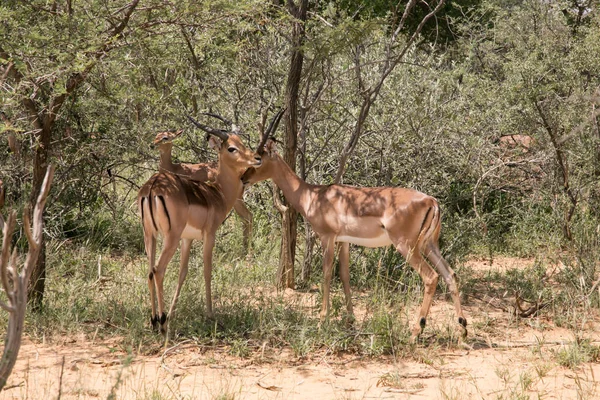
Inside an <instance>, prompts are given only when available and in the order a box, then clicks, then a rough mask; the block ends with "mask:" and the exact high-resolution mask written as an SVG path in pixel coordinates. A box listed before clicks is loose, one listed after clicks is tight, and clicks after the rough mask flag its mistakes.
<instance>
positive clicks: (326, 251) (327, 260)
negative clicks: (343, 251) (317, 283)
mask: <svg viewBox="0 0 600 400" xmlns="http://www.w3.org/2000/svg"><path fill="white" fill-rule="evenodd" d="M321 245H322V246H323V302H322V304H321V315H320V318H321V320H323V319H325V318H326V317H327V316H328V315H329V291H330V288H331V277H332V275H333V258H334V255H335V242H334V239H333V238H324V239H321Z"/></svg>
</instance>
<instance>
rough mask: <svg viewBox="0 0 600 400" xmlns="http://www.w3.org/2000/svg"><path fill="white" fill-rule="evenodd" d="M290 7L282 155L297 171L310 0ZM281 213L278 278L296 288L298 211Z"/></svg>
mask: <svg viewBox="0 0 600 400" xmlns="http://www.w3.org/2000/svg"><path fill="white" fill-rule="evenodd" d="M287 9H288V12H289V13H290V15H291V16H292V17H293V18H294V21H293V22H292V38H291V46H292V48H291V56H290V68H289V71H288V77H287V83H286V87H285V107H286V113H285V139H284V143H285V144H284V146H285V147H284V152H283V159H284V160H285V162H286V163H287V164H288V165H289V166H290V168H292V170H294V171H295V170H296V152H297V148H298V97H299V92H300V80H301V78H302V63H303V62H304V54H303V49H302V46H303V43H304V41H305V28H304V23H305V22H306V13H307V9H308V0H299V3H298V4H296V3H295V2H294V1H293V0H287ZM284 205H285V203H284ZM281 213H282V220H281V251H280V253H279V254H280V255H279V269H278V271H277V282H278V286H280V287H284V288H294V285H295V283H294V262H295V258H296V238H297V229H298V228H297V227H298V212H297V211H296V210H295V209H294V208H293V207H287V206H285V208H282V209H281Z"/></svg>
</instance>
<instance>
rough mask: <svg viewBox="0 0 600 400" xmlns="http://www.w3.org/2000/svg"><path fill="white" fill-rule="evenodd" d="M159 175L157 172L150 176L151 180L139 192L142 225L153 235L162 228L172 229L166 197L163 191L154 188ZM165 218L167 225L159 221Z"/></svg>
mask: <svg viewBox="0 0 600 400" xmlns="http://www.w3.org/2000/svg"><path fill="white" fill-rule="evenodd" d="M158 177H159V174H156V175H154V176H153V177H152V178H150V180H149V181H148V182H146V184H145V185H144V186H142V188H141V189H140V192H139V194H138V206H139V209H140V216H141V218H142V225H143V227H144V230H146V231H148V232H152V234H153V235H154V234H156V233H157V232H159V231H161V230H163V231H165V230H167V231H168V230H170V229H171V216H170V215H169V210H168V209H167V205H166V202H165V198H164V196H163V195H162V193H157V191H156V190H155V188H154V184H155V182H156V180H157V179H158ZM159 214H160V215H159ZM162 217H164V218H162ZM163 220H164V221H165V222H166V224H165V225H166V226H163V225H162V224H161V223H160V222H159V221H163ZM161 228H162V229H161Z"/></svg>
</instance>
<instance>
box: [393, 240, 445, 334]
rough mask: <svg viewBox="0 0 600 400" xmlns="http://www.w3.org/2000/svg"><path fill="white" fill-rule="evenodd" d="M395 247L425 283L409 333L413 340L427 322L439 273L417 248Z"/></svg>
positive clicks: (402, 245) (403, 245)
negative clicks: (410, 332)
mask: <svg viewBox="0 0 600 400" xmlns="http://www.w3.org/2000/svg"><path fill="white" fill-rule="evenodd" d="M396 249H397V250H398V251H399V252H400V253H401V254H402V255H403V256H404V258H405V259H406V261H407V262H408V263H409V264H410V266H411V267H413V268H414V270H415V271H417V272H418V273H419V275H420V276H421V279H423V284H424V285H425V293H424V295H423V303H421V309H420V310H419V314H418V315H417V321H416V322H415V326H414V327H413V329H412V334H411V340H412V341H415V340H416V339H417V338H418V337H419V335H420V334H421V332H422V331H423V328H425V325H426V324H427V315H429V310H430V308H431V303H432V302H433V295H434V294H435V289H436V288H437V283H438V278H439V275H438V274H437V272H435V271H434V270H433V268H431V266H430V265H429V264H427V262H426V261H425V259H423V256H421V254H420V253H419V251H418V249H414V248H411V247H409V246H407V245H405V244H400V245H397V246H396Z"/></svg>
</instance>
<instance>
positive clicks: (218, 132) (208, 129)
mask: <svg viewBox="0 0 600 400" xmlns="http://www.w3.org/2000/svg"><path fill="white" fill-rule="evenodd" d="M187 117H188V119H189V120H190V121H192V123H193V124H194V125H196V126H197V127H198V128H200V129H202V130H203V131H204V132H206V133H209V134H211V135H215V136H216V137H218V138H219V139H221V140H222V141H226V140H227V139H229V134H228V133H227V132H226V131H223V130H220V129H214V128H211V127H210V126H206V125H203V124H201V123H200V122H198V121H196V120H195V119H194V118H192V117H190V116H189V115H188V116H187Z"/></svg>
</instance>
